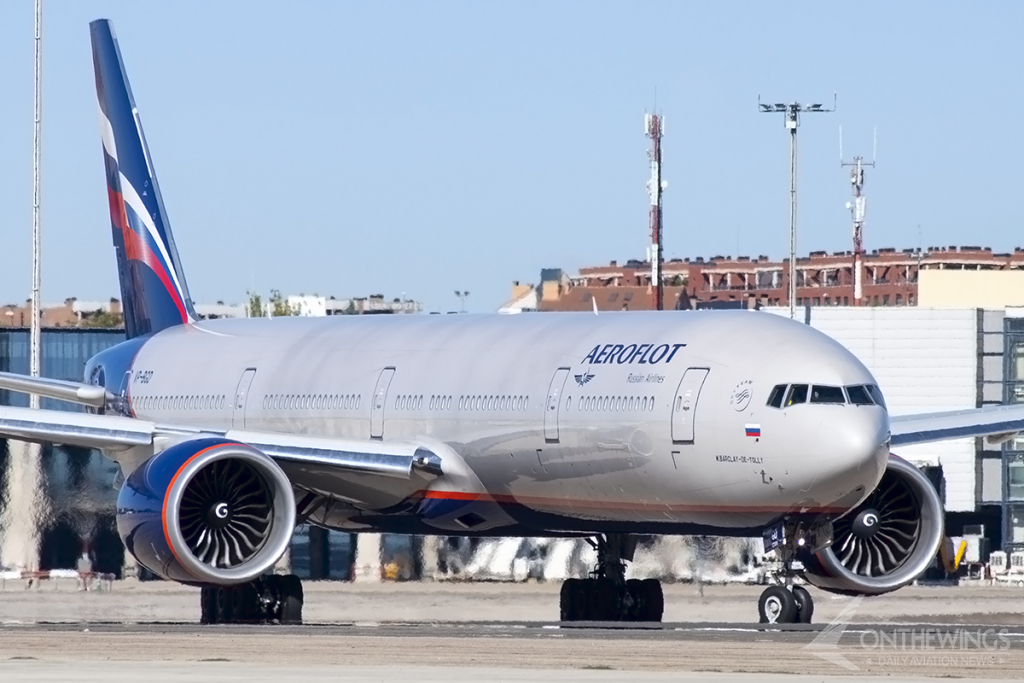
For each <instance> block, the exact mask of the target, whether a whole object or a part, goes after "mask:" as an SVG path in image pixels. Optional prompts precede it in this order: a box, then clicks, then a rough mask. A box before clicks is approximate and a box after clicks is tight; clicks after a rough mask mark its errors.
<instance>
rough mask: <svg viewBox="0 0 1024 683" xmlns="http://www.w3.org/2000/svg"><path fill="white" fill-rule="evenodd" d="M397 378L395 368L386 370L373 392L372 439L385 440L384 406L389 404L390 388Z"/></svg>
mask: <svg viewBox="0 0 1024 683" xmlns="http://www.w3.org/2000/svg"><path fill="white" fill-rule="evenodd" d="M394 376H395V369H394V368H384V369H383V370H381V373H380V377H378V378H377V388H376V389H374V390H373V401H371V402H370V438H371V439H383V438H384V405H385V404H386V403H387V402H388V387H390V386H391V378H392V377H394Z"/></svg>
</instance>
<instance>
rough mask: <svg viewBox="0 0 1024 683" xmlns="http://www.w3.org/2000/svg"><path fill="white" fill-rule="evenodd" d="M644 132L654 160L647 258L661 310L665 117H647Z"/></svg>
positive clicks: (656, 307) (649, 185) (649, 188)
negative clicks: (662, 151)
mask: <svg viewBox="0 0 1024 683" xmlns="http://www.w3.org/2000/svg"><path fill="white" fill-rule="evenodd" d="M644 133H645V134H646V135H647V137H648V138H650V140H651V149H650V151H648V153H647V156H648V158H649V159H650V161H651V178H650V180H648V181H647V194H648V196H649V197H650V198H651V212H650V226H651V246H650V247H649V248H648V250H647V258H648V260H649V261H650V262H651V286H652V294H653V297H654V301H653V302H652V305H651V308H653V309H654V310H656V311H661V310H664V308H665V283H664V277H663V275H662V266H663V264H664V252H663V250H662V244H663V243H662V236H663V232H662V213H661V195H662V193H663V192H664V190H665V188H666V187H668V183H667V182H666V181H664V180H662V178H661V136H662V135H664V134H665V118H664V117H663V116H661V115H660V114H644Z"/></svg>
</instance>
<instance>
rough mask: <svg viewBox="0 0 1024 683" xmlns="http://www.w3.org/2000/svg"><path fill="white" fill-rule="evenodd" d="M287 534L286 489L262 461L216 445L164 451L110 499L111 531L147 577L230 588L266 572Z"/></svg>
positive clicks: (200, 442) (291, 512)
mask: <svg viewBox="0 0 1024 683" xmlns="http://www.w3.org/2000/svg"><path fill="white" fill-rule="evenodd" d="M294 528H295V497H294V495H293V494H292V487H291V483H290V482H289V480H288V477H287V476H285V474H284V472H282V471H281V468H280V467H278V466H277V463H275V462H274V461H273V460H272V459H271V458H270V457H268V456H267V455H265V454H263V453H261V452H260V451H258V450H256V449H255V448H252V447H251V446H247V445H245V444H241V443H236V442H232V441H227V440H225V439H222V438H214V437H210V438H197V439H192V440H189V441H184V442H182V443H179V444H176V445H174V446H171V447H170V448H168V449H167V450H165V451H162V452H161V453H158V454H157V455H154V456H153V457H152V458H150V459H149V460H147V461H146V462H145V463H143V464H142V465H141V466H140V467H138V468H137V469H136V470H135V471H134V472H132V473H131V474H130V475H129V476H128V478H127V480H126V481H125V482H124V485H123V486H122V487H121V492H120V493H119V494H118V497H117V530H118V533H120V535H121V540H122V541H123V542H124V545H125V547H126V548H127V549H128V551H129V552H130V553H131V554H132V555H134V556H135V558H136V559H138V561H139V562H140V563H142V564H143V565H144V566H145V567H146V568H148V569H150V570H151V571H153V572H154V573H156V574H158V575H160V576H162V577H164V578H165V579H171V580H173V581H179V582H181V583H198V584H204V583H205V584H222V585H231V584H236V583H244V582H246V581H250V580H252V579H254V578H256V577H257V576H260V575H261V574H263V573H264V572H266V571H267V570H268V569H269V568H270V567H272V566H273V565H274V563H275V562H277V560H278V559H279V558H280V557H281V555H282V554H284V551H285V550H286V549H287V548H288V544H289V542H290V541H291V538H292V532H293V530H294Z"/></svg>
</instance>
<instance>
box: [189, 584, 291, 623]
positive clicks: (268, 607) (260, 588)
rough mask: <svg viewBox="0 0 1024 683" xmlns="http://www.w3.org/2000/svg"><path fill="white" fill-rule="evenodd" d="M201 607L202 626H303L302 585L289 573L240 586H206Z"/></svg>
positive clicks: (201, 599)
mask: <svg viewBox="0 0 1024 683" xmlns="http://www.w3.org/2000/svg"><path fill="white" fill-rule="evenodd" d="M200 605H201V606H202V617H201V619H200V623H202V624H301V623H302V582H301V581H300V580H299V577H297V576H295V575H294V574H288V575H286V576H277V575H272V576H261V577H260V578H258V579H256V580H254V581H250V582H248V583H241V584H238V585H237V586H204V587H203V590H202V594H201V597H200Z"/></svg>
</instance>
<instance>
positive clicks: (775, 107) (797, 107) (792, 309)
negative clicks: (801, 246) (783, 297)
mask: <svg viewBox="0 0 1024 683" xmlns="http://www.w3.org/2000/svg"><path fill="white" fill-rule="evenodd" d="M836 99H837V97H836V95H835V94H833V95H832V108H831V109H825V105H823V104H800V103H799V102H791V103H789V104H762V103H761V96H760V95H758V96H757V109H758V111H760V112H761V113H762V114H770V113H781V114H785V125H786V130H788V131H789V294H788V298H789V317H790V318H791V319H795V318H796V274H797V269H796V129H797V128H799V127H800V114H804V113H809V114H827V113H831V112H834V111H835V110H836Z"/></svg>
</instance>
